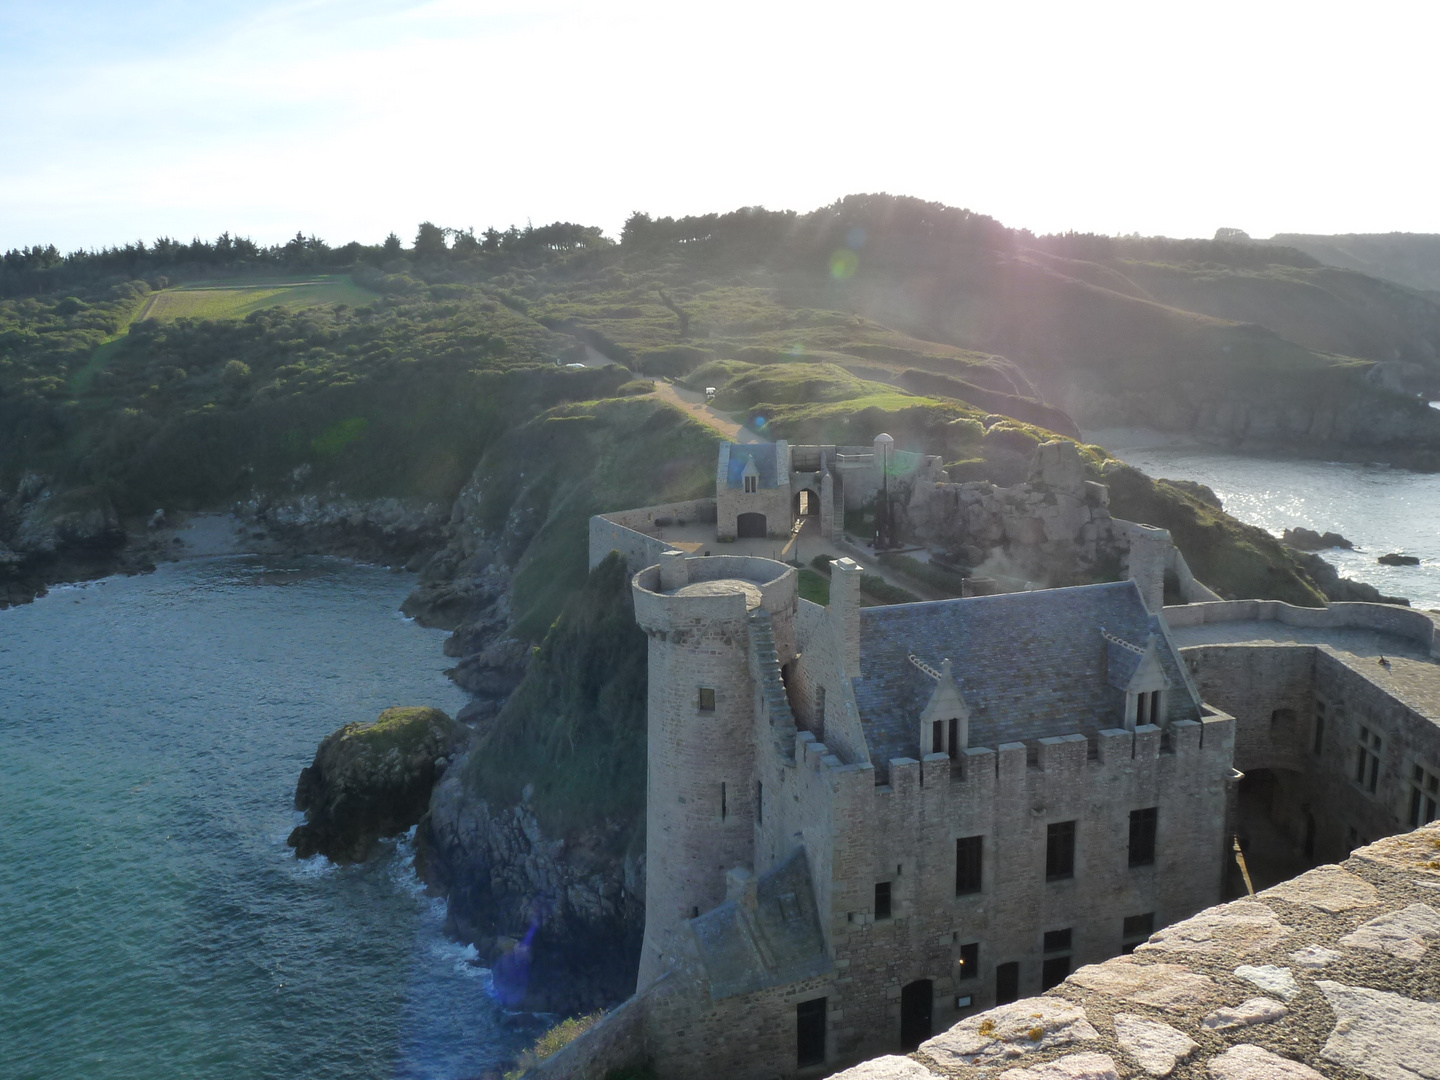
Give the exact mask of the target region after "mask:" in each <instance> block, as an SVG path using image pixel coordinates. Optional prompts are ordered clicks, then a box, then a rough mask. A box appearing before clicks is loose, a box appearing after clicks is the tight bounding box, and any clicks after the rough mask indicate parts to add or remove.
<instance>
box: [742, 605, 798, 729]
mask: <svg viewBox="0 0 1440 1080" xmlns="http://www.w3.org/2000/svg"><path fill="white" fill-rule="evenodd" d="M750 659H751V662H752V664H753V665H754V667H753V670H752V674H753V675H754V676H755V682H756V685H757V686H759V687H760V696H761V698H762V699H763V700H764V702H765V711H766V713H768V714H769V717H770V724H771V726H779V727H780V729H781V730H782V731H786V732H793V731H794V730H795V714H794V713H793V712H792V711H791V710H790V699H789V698H788V697H787V696H786V695H785V682H784V680H783V679H781V678H780V654H779V653H778V652H777V651H776V650H775V631H774V628H773V627H772V626H771V623H770V613H769V612H768V611H765V610H764V609H763V608H762V609H760V610H758V611H756V612H755V613H754V614H752V615H751V616H750Z"/></svg>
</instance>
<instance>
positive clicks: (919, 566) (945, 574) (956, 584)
mask: <svg viewBox="0 0 1440 1080" xmlns="http://www.w3.org/2000/svg"><path fill="white" fill-rule="evenodd" d="M880 563H881V565H883V566H888V567H891V568H892V569H895V570H898V571H899V572H900V573H902V574H904V575H906V576H907V577H911V578H914V579H915V580H916V581H918V582H921V583H922V584H925V585H928V586H930V588H932V589H934V590H936V591H937V592H942V593H946V594H948V595H950V596H964V595H965V591H964V588H965V578H964V576H963V575H961V574H958V573H956V572H955V571H954V570H946V569H945V568H944V567H942V566H936V565H935V564H934V563H927V562H921V561H920V560H919V559H916V558H913V557H912V556H909V555H894V554H890V555H881V556H880Z"/></svg>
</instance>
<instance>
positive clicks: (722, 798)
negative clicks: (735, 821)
mask: <svg viewBox="0 0 1440 1080" xmlns="http://www.w3.org/2000/svg"><path fill="white" fill-rule="evenodd" d="M728 809H729V808H728V807H727V806H726V805H725V781H724V780H721V781H720V820H721V821H724V820H725V815H726V812H727V811H728Z"/></svg>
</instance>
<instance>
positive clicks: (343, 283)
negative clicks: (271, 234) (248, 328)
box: [140, 274, 376, 322]
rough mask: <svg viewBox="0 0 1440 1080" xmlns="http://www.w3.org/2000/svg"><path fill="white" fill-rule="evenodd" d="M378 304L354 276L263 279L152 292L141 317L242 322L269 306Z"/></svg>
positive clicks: (190, 284)
mask: <svg viewBox="0 0 1440 1080" xmlns="http://www.w3.org/2000/svg"><path fill="white" fill-rule="evenodd" d="M374 299H376V294H375V293H373V292H371V291H370V290H369V289H364V288H361V287H360V286H359V285H356V284H355V282H354V281H353V280H352V279H351V278H350V276H349V275H342V274H326V275H319V276H315V277H299V278H259V279H254V280H250V279H246V280H241V281H233V280H232V281H195V282H187V283H186V284H183V285H177V286H174V287H173V288H168V289H162V290H160V291H159V292H155V293H151V294H150V297H149V299H148V300H147V301H146V303H145V306H144V308H143V309H142V310H141V312H140V318H143V319H154V320H155V321H157V322H174V321H175V320H176V319H239V318H244V317H245V316H246V315H249V314H251V313H252V312H256V311H263V310H264V309H265V308H268V307H283V308H289V309H295V308H305V307H319V306H321V305H327V304H348V305H353V306H359V305H361V304H368V303H369V302H370V301H372V300H374Z"/></svg>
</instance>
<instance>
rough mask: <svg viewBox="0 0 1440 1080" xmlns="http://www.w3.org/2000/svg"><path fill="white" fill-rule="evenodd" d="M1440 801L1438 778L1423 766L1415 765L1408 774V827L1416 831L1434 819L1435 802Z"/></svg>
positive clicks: (1439, 781) (1439, 782)
mask: <svg viewBox="0 0 1440 1080" xmlns="http://www.w3.org/2000/svg"><path fill="white" fill-rule="evenodd" d="M1437 800H1440V776H1437V775H1436V774H1435V773H1432V772H1431V771H1430V770H1429V769H1427V768H1425V767H1424V766H1423V765H1416V766H1415V768H1414V770H1413V771H1412V772H1411V774H1410V827H1411V828H1412V829H1418V828H1419V827H1420V826H1421V825H1428V824H1429V823H1430V822H1432V821H1434V820H1435V818H1436V812H1435V811H1436V802H1437Z"/></svg>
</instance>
